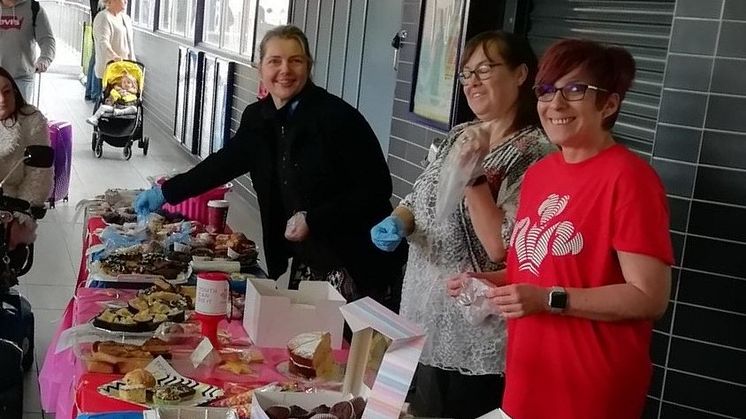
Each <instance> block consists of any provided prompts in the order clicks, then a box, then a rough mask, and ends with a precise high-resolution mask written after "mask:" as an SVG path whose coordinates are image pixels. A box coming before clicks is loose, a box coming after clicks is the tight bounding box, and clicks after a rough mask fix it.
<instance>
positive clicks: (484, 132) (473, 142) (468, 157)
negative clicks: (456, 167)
mask: <svg viewBox="0 0 746 419" xmlns="http://www.w3.org/2000/svg"><path fill="white" fill-rule="evenodd" d="M494 126H495V125H494V123H493V122H483V123H481V124H476V125H472V126H470V127H468V128H466V129H465V130H464V132H463V133H462V134H461V136H460V137H459V139H458V141H460V142H461V144H460V147H458V148H459V162H460V163H461V167H469V166H470V164H472V163H471V162H473V161H476V162H478V163H479V164H477V165H476V167H475V168H474V171H473V172H472V174H471V178H472V179H474V178H475V177H477V176H479V175H481V174H483V173H484V170H483V169H482V164H481V163H482V161H483V160H484V158H485V157H486V156H487V154H489V152H490V138H491V137H492V131H493V127H494Z"/></svg>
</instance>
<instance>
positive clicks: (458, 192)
mask: <svg viewBox="0 0 746 419" xmlns="http://www.w3.org/2000/svg"><path fill="white" fill-rule="evenodd" d="M494 127H495V124H494V123H493V122H485V123H481V124H475V125H472V126H470V127H467V128H466V129H464V131H463V132H462V133H461V135H459V137H458V138H457V139H456V142H455V143H454V144H453V147H452V148H451V150H450V151H449V152H448V155H447V156H446V157H445V160H444V161H443V166H442V167H441V169H440V175H439V178H438V194H437V197H436V201H435V219H436V221H437V222H444V221H445V220H446V218H448V217H449V216H450V215H451V214H453V212H454V211H455V210H456V208H458V205H459V203H460V202H461V201H462V200H463V198H464V192H465V191H466V186H467V185H469V184H470V183H471V181H472V180H473V179H475V178H477V177H479V176H481V175H483V174H484V167H483V166H482V163H483V162H484V158H485V156H486V155H487V154H488V153H489V151H490V138H491V137H492V131H493V130H494Z"/></svg>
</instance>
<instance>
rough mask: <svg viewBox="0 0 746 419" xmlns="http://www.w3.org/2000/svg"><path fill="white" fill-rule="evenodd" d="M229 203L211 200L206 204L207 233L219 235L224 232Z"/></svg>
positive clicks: (222, 200)
mask: <svg viewBox="0 0 746 419" xmlns="http://www.w3.org/2000/svg"><path fill="white" fill-rule="evenodd" d="M228 207H230V202H228V201H226V200H225V199H213V200H211V201H208V202H207V227H206V229H207V232H208V233H213V234H221V233H223V232H224V231H225V223H226V220H227V219H228Z"/></svg>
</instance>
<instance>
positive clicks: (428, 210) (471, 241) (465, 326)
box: [399, 122, 556, 375]
mask: <svg viewBox="0 0 746 419" xmlns="http://www.w3.org/2000/svg"><path fill="white" fill-rule="evenodd" d="M477 123H480V122H468V123H465V124H461V125H458V126H456V127H454V128H453V129H452V130H451V131H450V132H449V133H448V137H447V138H446V139H445V140H444V141H443V143H442V144H441V146H440V149H439V150H438V153H437V155H436V157H435V159H434V160H433V162H432V163H430V164H429V165H428V167H427V168H426V169H425V170H424V171H423V172H422V174H421V175H420V176H419V177H418V178H417V180H416V181H415V183H414V188H413V190H412V192H411V193H410V194H409V195H407V196H406V197H405V198H404V199H403V200H402V201H401V202H400V203H399V205H400V206H403V207H406V208H407V209H409V210H410V211H411V212H412V214H413V215H414V219H415V230H414V232H413V233H412V234H411V235H410V236H409V237H408V240H409V260H408V262H407V270H406V273H405V275H404V285H403V290H402V301H401V314H402V316H404V317H405V318H407V319H409V320H411V321H413V322H415V323H417V324H419V325H420V326H422V327H423V328H424V329H425V331H426V332H427V341H426V343H425V348H424V351H423V352H422V356H421V358H420V362H422V363H423V364H425V365H430V366H433V367H438V368H442V369H446V370H454V371H459V372H461V373H462V374H467V375H484V374H497V373H500V372H502V371H503V368H504V363H505V337H506V331H505V322H504V320H502V318H500V317H498V316H490V317H489V318H488V319H487V320H486V321H485V322H482V323H481V324H479V325H472V324H470V323H469V322H467V321H466V319H465V318H464V315H463V312H462V310H463V309H462V307H461V306H459V305H458V304H457V303H456V302H455V300H454V299H452V298H450V297H448V295H447V293H446V287H445V281H446V280H447V279H448V278H450V277H452V276H453V275H455V274H457V273H459V272H466V271H472V272H482V271H494V270H497V269H498V268H499V266H498V265H496V264H495V263H493V262H491V261H490V260H489V257H488V256H487V252H486V251H485V249H484V247H483V246H482V244H481V243H480V242H479V239H478V238H477V235H476V233H475V231H474V227H473V226H472V223H471V220H470V219H469V212H468V210H467V209H466V207H465V206H464V202H463V200H462V202H461V203H460V205H459V207H458V209H457V210H456V211H454V213H452V214H451V215H449V216H448V218H447V219H446V221H445V222H443V223H436V221H435V202H436V196H437V191H438V179H439V176H440V171H441V167H443V162H444V161H445V159H446V156H447V155H448V153H449V151H450V150H451V148H452V147H453V145H454V143H455V142H456V139H457V138H458V137H459V136H460V135H461V133H462V132H463V131H464V129H465V128H466V127H468V126H471V125H474V124H477ZM555 150H556V148H555V147H554V146H553V145H551V144H550V143H549V142H548V140H547V139H546V137H545V135H544V133H543V132H542V131H541V130H540V129H538V128H533V127H531V128H526V129H523V130H521V131H518V132H516V133H514V134H513V135H512V136H511V137H510V138H508V139H507V140H506V141H504V142H503V143H502V144H501V145H500V146H498V147H496V148H495V149H493V150H491V151H490V153H489V154H488V155H487V156H486V157H485V160H484V164H483V166H484V168H485V172H486V175H487V180H488V183H489V185H490V189H491V190H492V192H493V196H497V201H496V202H501V203H502V204H501V205H502V207H503V210H504V211H505V221H504V223H503V227H502V232H501V234H502V237H503V240H504V242H505V243H508V242H509V239H510V234H511V232H512V229H513V225H514V223H515V212H516V209H517V207H518V196H519V190H518V189H519V188H518V186H519V185H520V183H521V181H522V180H523V174H524V173H525V172H526V169H527V168H528V166H530V165H531V164H532V163H534V162H535V161H537V160H539V159H540V158H542V157H543V156H545V155H546V154H549V153H551V152H552V151H555ZM498 191H499V192H500V194H499V195H498Z"/></svg>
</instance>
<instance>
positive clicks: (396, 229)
mask: <svg viewBox="0 0 746 419" xmlns="http://www.w3.org/2000/svg"><path fill="white" fill-rule="evenodd" d="M405 236H406V233H405V231H404V223H403V222H402V220H400V219H399V217H397V216H395V215H389V216H388V217H386V218H384V219H383V220H382V221H381V222H380V223H378V224H376V225H375V226H373V228H372V229H371V230H370V239H371V241H373V244H375V245H376V247H377V248H379V249H381V250H383V251H384V252H393V251H394V250H396V248H397V247H398V246H399V243H401V241H402V239H403V238H404V237H405Z"/></svg>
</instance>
